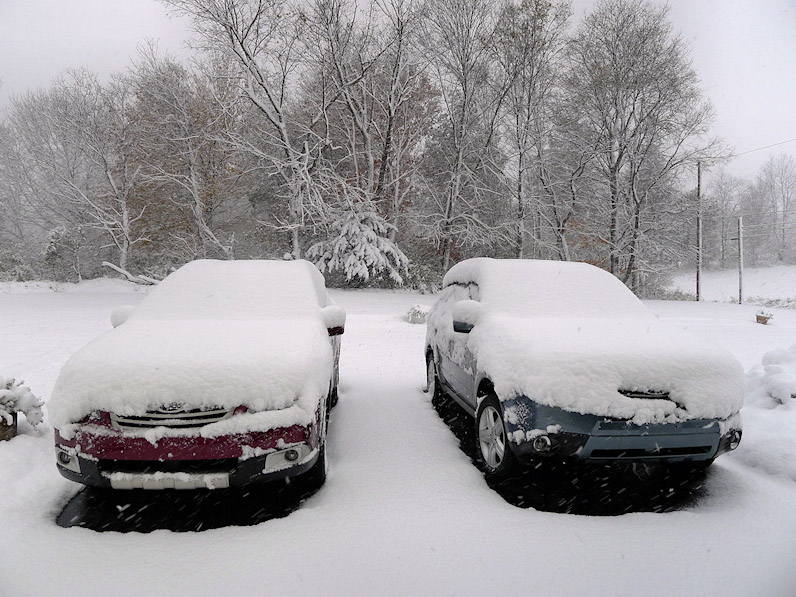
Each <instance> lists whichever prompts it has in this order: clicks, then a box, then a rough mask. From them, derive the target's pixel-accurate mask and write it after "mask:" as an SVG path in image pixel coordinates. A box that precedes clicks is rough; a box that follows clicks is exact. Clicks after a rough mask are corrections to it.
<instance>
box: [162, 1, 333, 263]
mask: <svg viewBox="0 0 796 597" xmlns="http://www.w3.org/2000/svg"><path fill="white" fill-rule="evenodd" d="M164 2H166V3H167V4H169V5H171V6H173V7H175V8H176V9H178V10H179V11H181V12H183V13H185V14H187V15H190V16H191V17H193V18H194V23H195V26H196V30H197V32H198V33H199V34H200V35H201V37H202V39H203V41H204V43H205V48H206V49H211V50H213V51H215V52H218V53H219V54H220V55H221V56H223V57H224V58H225V59H227V60H229V61H231V63H232V64H234V65H235V69H236V75H237V77H238V79H239V84H240V89H241V92H242V94H243V96H244V97H245V98H246V100H247V101H248V102H249V103H250V104H251V106H252V107H253V109H254V112H255V114H254V115H253V116H255V117H253V118H251V119H250V120H249V121H248V122H247V125H248V129H249V130H248V131H247V132H246V133H245V134H243V133H242V134H238V135H233V136H231V137H230V141H232V142H233V143H234V144H235V145H236V147H237V148H238V149H240V150H242V151H247V152H249V153H250V154H251V155H252V156H255V157H256V158H258V159H260V160H262V162H263V163H264V167H265V168H267V170H268V172H269V174H271V175H275V176H278V177H279V178H280V181H281V183H282V185H281V186H282V189H283V193H284V195H283V196H284V199H285V201H286V205H287V221H285V222H283V223H282V224H283V228H284V229H286V230H287V231H288V232H289V233H290V239H291V247H292V253H293V256H294V257H296V258H298V257H300V256H301V253H302V243H301V233H302V231H303V230H304V229H305V227H306V225H307V222H306V220H307V218H308V217H311V215H312V212H313V211H314V210H322V209H323V198H322V196H321V193H320V190H319V189H318V188H317V187H316V185H315V184H314V180H313V176H312V172H313V168H314V166H315V164H316V160H317V158H318V155H319V154H320V151H321V150H322V149H323V148H324V147H325V146H326V145H327V139H326V136H325V133H324V132H323V130H322V127H321V126H319V125H322V124H323V117H324V114H325V113H326V108H327V107H328V104H329V102H331V101H333V99H334V98H331V97H326V96H323V101H322V105H321V106H319V107H318V108H317V109H315V110H314V111H313V112H314V113H313V114H311V115H310V116H309V118H308V119H305V118H304V116H305V114H304V111H302V110H297V109H296V106H294V105H292V104H291V99H292V98H293V97H294V95H295V94H296V92H297V89H298V82H297V80H298V79H299V78H300V75H301V74H302V73H303V72H304V58H305V51H306V47H304V45H303V44H302V43H301V40H302V39H303V38H304V34H305V32H306V30H307V26H308V20H307V15H306V14H305V13H304V12H303V11H302V10H300V9H299V8H298V7H295V6H293V5H291V4H290V3H289V2H287V1H283V0H273V1H264V0H164Z"/></svg>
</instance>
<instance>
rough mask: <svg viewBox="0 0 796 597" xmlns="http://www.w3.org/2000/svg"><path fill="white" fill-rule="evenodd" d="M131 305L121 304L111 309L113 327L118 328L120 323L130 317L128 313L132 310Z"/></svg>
mask: <svg viewBox="0 0 796 597" xmlns="http://www.w3.org/2000/svg"><path fill="white" fill-rule="evenodd" d="M133 309H135V307H133V306H132V305H122V306H121V307H116V308H115V309H114V310H113V311H111V325H112V326H113V327H115V328H118V327H119V326H120V325H122V324H123V323H124V322H125V321H127V318H128V317H130V313H132V312H133Z"/></svg>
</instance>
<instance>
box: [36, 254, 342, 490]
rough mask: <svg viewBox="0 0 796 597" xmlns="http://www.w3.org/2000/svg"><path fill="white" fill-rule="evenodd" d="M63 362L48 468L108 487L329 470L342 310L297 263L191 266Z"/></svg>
mask: <svg viewBox="0 0 796 597" xmlns="http://www.w3.org/2000/svg"><path fill="white" fill-rule="evenodd" d="M112 322H113V324H114V326H115V329H113V330H111V331H109V332H107V333H106V334H104V335H102V336H100V337H99V338H97V339H95V340H94V341H92V342H91V343H89V344H88V345H87V346H85V347H84V348H82V349H81V350H79V351H78V352H77V353H76V354H74V355H73V356H72V357H71V358H70V359H69V360H68V361H67V363H66V364H65V365H64V367H63V368H62V369H61V373H60V375H59V377H58V380H57V381H56V384H55V388H54V390H53V393H52V397H51V400H50V402H49V404H48V412H49V414H50V418H51V420H52V422H53V425H54V427H55V428H56V430H55V444H56V456H57V463H58V470H59V471H60V472H61V474H62V475H63V476H64V477H66V478H68V479H72V480H73V481H78V482H80V483H85V484H87V485H94V486H102V487H113V488H118V489H134V488H143V489H165V488H177V489H192V488H222V487H228V486H241V485H245V484H248V483H251V482H255V481H266V480H271V479H275V478H281V477H289V476H294V475H299V474H306V475H309V476H311V477H313V478H314V481H315V482H317V483H318V484H320V483H322V482H323V480H324V479H325V475H326V450H325V445H326V423H327V420H328V411H329V409H330V408H331V407H332V406H333V404H334V402H336V399H337V378H338V359H339V354H340V353H339V351H340V334H342V333H343V328H344V324H345V312H344V311H343V310H342V309H341V308H340V307H337V306H334V305H331V304H330V300H329V297H328V295H327V292H326V288H325V285H324V280H323V276H322V275H321V274H320V272H319V271H318V270H317V269H316V268H315V266H314V265H312V264H311V263H309V262H307V261H212V260H201V261H194V262H192V263H189V264H187V265H185V266H183V267H181V268H180V269H179V270H177V271H176V272H174V273H173V274H171V275H170V276H168V277H167V278H166V279H165V280H163V281H162V282H161V283H160V284H158V285H157V286H156V287H155V288H154V289H153V290H152V291H151V292H150V294H149V295H148V296H147V297H146V298H145V299H144V300H143V301H142V303H141V304H140V305H139V306H138V307H137V308H135V309H132V310H130V309H124V308H122V309H121V310H119V311H117V312H114V314H113V315H112Z"/></svg>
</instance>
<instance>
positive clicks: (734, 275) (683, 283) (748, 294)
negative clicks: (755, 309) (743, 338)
mask: <svg viewBox="0 0 796 597" xmlns="http://www.w3.org/2000/svg"><path fill="white" fill-rule="evenodd" d="M700 285H701V292H702V299H703V300H707V301H722V302H737V301H738V270H737V269H733V268H730V269H724V270H704V271H703V273H702V280H701V284H700ZM672 287H673V288H677V289H679V290H682V291H684V292H689V293H691V294H695V293H696V273H695V272H694V271H682V272H680V273H678V274H676V275H675V276H673V278H672ZM743 294H744V301H747V300H749V301H750V302H765V300H775V301H779V302H780V303H781V304H784V303H785V302H787V301H791V302H793V305H789V306H796V265H772V266H770V267H756V268H753V267H747V268H746V269H745V270H744V273H743Z"/></svg>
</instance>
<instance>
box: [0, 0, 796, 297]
mask: <svg viewBox="0 0 796 597" xmlns="http://www.w3.org/2000/svg"><path fill="white" fill-rule="evenodd" d="M166 4H168V5H170V6H171V7H172V8H173V10H175V11H177V12H180V13H183V14H188V15H190V16H192V17H193V22H194V23H195V29H196V36H195V38H194V55H193V60H191V61H190V62H186V61H178V60H177V59H175V58H173V57H171V56H169V55H165V54H163V53H161V52H160V51H159V50H158V48H157V45H156V44H155V43H154V42H153V43H149V44H147V45H145V46H142V47H141V48H140V51H139V55H138V57H137V58H136V59H135V60H134V61H133V63H132V64H131V65H130V67H129V69H127V70H126V71H124V72H119V73H116V74H115V75H113V76H112V77H110V78H109V79H107V80H105V79H102V80H101V79H100V77H98V76H97V75H96V74H95V73H92V72H90V71H88V70H76V71H68V72H65V73H63V74H62V76H60V77H59V78H58V79H57V80H56V81H55V82H54V83H53V84H52V85H51V86H50V87H49V88H46V89H39V90H35V91H30V92H28V93H25V94H23V95H20V96H17V97H14V98H13V99H12V101H11V102H10V106H9V108H8V109H7V110H5V111H4V112H3V113H2V114H1V115H0V280H28V279H51V280H69V281H75V280H80V279H85V278H93V277H97V276H101V275H116V274H115V273H114V272H117V273H120V275H124V276H126V277H129V278H131V279H135V280H138V281H148V280H155V279H159V278H162V277H163V276H165V275H166V274H168V273H169V271H171V270H173V269H174V268H176V267H179V266H180V265H182V264H183V263H185V262H187V261H190V260H192V259H197V258H206V257H207V258H219V259H250V258H283V257H292V258H306V259H309V260H311V261H313V262H314V263H316V264H317V265H318V266H319V268H320V269H321V270H322V271H324V272H325V273H326V275H327V280H328V281H329V283H330V285H340V286H344V285H390V286H397V285H405V286H408V287H412V288H416V289H420V290H433V289H434V288H436V287H437V286H438V285H439V282H440V280H441V277H442V275H443V274H444V272H445V271H446V270H447V268H448V267H449V266H450V265H452V264H453V263H455V262H456V261H458V260H461V259H464V258H467V257H472V256H478V255H489V256H495V257H520V258H539V259H560V260H578V261H587V262H590V263H593V264H595V265H598V266H600V267H603V268H605V269H607V270H608V271H610V272H612V273H613V274H614V275H616V276H617V277H619V278H620V279H621V280H623V281H624V282H625V283H626V284H627V285H628V286H629V287H630V288H631V289H633V290H634V291H636V292H637V293H638V294H640V295H643V296H655V295H657V294H660V293H661V292H662V290H663V288H664V287H665V283H666V278H667V275H668V274H669V273H670V272H671V271H672V270H674V269H676V268H680V267H688V266H691V267H693V266H694V264H695V260H696V257H695V255H696V222H697V215H699V216H701V219H702V227H703V260H704V261H705V263H706V264H707V265H708V266H710V267H717V268H719V267H736V265H737V236H738V230H737V217H738V216H741V215H742V216H743V223H744V253H745V262H746V264H747V265H763V264H771V263H794V262H796V234H794V229H795V228H796V225H794V216H793V213H792V212H793V211H794V208H796V161H795V160H794V158H793V157H792V156H791V155H789V154H786V153H783V154H780V155H779V156H776V157H772V158H771V159H769V160H768V161H767V162H766V163H765V164H764V165H763V166H762V167H761V168H760V170H759V172H758V173H757V174H756V176H754V177H753V178H751V179H746V178H742V177H737V176H734V175H733V173H732V169H731V164H732V162H731V158H732V151H731V149H730V148H728V147H727V146H726V145H725V144H724V143H723V142H722V140H721V139H717V138H714V137H713V136H712V135H711V129H710V127H711V123H712V119H713V112H712V108H711V106H710V103H709V102H708V101H707V99H706V97H705V96H704V94H703V92H702V90H701V89H700V82H699V77H698V73H697V72H695V70H694V68H693V67H692V65H691V62H690V59H689V49H688V47H687V46H686V45H685V43H684V42H683V40H682V39H681V38H680V37H679V36H678V35H677V34H676V33H675V32H674V31H673V30H672V27H671V24H670V22H669V19H668V16H667V12H666V10H665V9H661V8H658V7H655V6H653V5H651V4H648V3H646V2H644V1H643V0H604V1H602V2H599V3H598V4H597V5H596V7H595V8H594V10H592V11H591V12H590V13H588V14H587V15H586V16H585V17H584V18H583V19H582V20H581V21H580V22H579V23H573V22H572V10H571V7H570V5H569V4H568V3H567V2H550V1H547V0H522V1H508V0H504V1H501V2H493V1H490V0H375V1H374V2H371V3H362V2H359V3H357V2H355V1H353V2H349V1H347V0H305V1H297V0H296V1H293V0H285V1H267V0H167V1H166ZM697 163H700V164H701V168H702V172H703V173H704V172H708V171H709V172H710V182H709V184H703V185H702V187H701V189H700V190H701V193H699V195H698V193H697V190H696V187H697ZM698 197H699V200H698Z"/></svg>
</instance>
